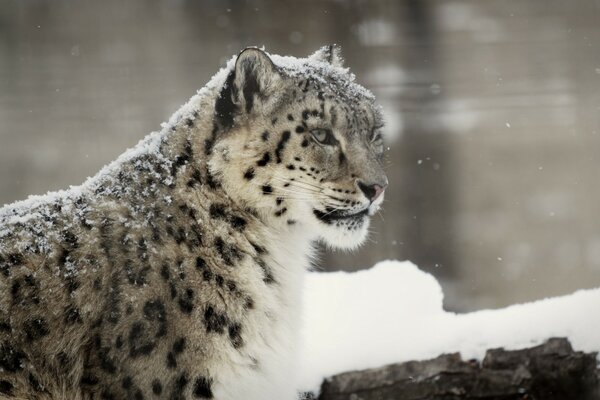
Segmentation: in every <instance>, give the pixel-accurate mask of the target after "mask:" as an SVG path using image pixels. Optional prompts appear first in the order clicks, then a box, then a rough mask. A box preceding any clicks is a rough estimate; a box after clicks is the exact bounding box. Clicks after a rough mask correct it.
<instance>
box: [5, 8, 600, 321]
mask: <svg viewBox="0 0 600 400" xmlns="http://www.w3.org/2000/svg"><path fill="white" fill-rule="evenodd" d="M330 43H338V44H340V45H341V46H342V50H343V54H344V57H345V59H346V64H347V65H348V66H350V67H351V69H352V71H353V72H354V73H356V75H357V79H358V81H359V82H360V83H362V84H363V85H364V86H366V87H368V88H370V89H371V90H372V91H373V92H374V93H375V95H376V96H377V97H378V100H379V102H380V104H381V105H382V106H383V107H384V109H385V114H386V117H387V127H386V131H387V132H386V133H387V146H388V147H389V151H388V156H389V157H388V158H389V166H388V167H387V172H388V175H389V178H390V182H391V185H390V187H389V190H388V191H387V193H386V202H385V204H384V212H383V213H382V215H381V217H376V218H375V220H374V224H373V228H372V231H373V232H372V235H371V240H370V242H369V243H368V244H367V245H366V246H364V247H363V248H362V249H361V250H360V251H357V252H356V253H353V254H344V253H337V252H336V253H326V252H323V257H322V260H321V262H320V265H321V267H322V268H323V269H325V270H340V269H343V270H356V269H361V268H367V267H370V266H372V265H373V264H374V263H375V262H377V261H379V260H382V259H387V258H395V259H410V260H412V261H414V262H415V263H416V264H418V265H419V266H420V267H421V268H422V269H424V270H426V271H429V272H431V273H432V274H434V275H435V276H436V277H437V278H438V280H439V281H440V282H441V284H442V286H443V288H444V292H445V295H446V298H445V307H446V308H447V309H448V310H456V311H468V310H476V309H481V308H496V307H503V306H507V305H509V304H513V303H516V302H523V301H530V300H535V299H540V298H543V297H547V296H556V295H562V294H567V293H571V292H573V291H575V290H577V289H582V288H590V287H598V286H600V188H599V187H598V180H599V174H600V48H599V47H600V1H597V0H595V1H592V0H578V1H574V2H566V1H563V0H548V1H547V0H538V1H526V0H506V1H504V0H503V1H499V0H496V1H488V0H437V1H433V0H373V1H364V0H348V1H342V0H285V1H282V0H251V1H250V0H249V1H233V0H232V1H226V0H210V1H192V0H187V1H186V0H170V1H168V0H165V1H148V0H128V1H121V0H103V1H96V0H77V1H73V0H14V1H13V0H0V203H1V204H4V203H8V202H12V201H14V200H18V199H22V198H24V197H26V196H27V195H29V194H42V193H45V192H46V191H48V190H56V189H61V188H66V187H68V186H69V185H71V184H79V183H81V182H82V181H83V180H84V179H85V178H86V177H87V176H89V175H93V174H94V173H95V172H96V171H98V169H99V168H100V167H101V166H102V165H104V164H106V163H108V162H109V161H111V160H113V159H114V158H116V157H117V156H118V155H119V154H120V153H122V152H123V151H124V149H125V148H127V147H130V146H133V145H134V144H135V143H136V142H137V141H138V140H140V139H141V138H142V137H143V136H145V135H146V134H147V133H149V132H151V131H153V130H157V129H159V124H160V123H161V122H162V121H166V120H167V119H168V117H169V116H170V115H171V114H172V113H173V112H174V111H175V110H177V109H178V107H179V106H180V105H181V104H183V103H185V102H186V101H187V99H188V98H189V97H190V96H192V95H193V94H194V93H195V92H196V90H197V89H199V88H201V87H202V86H204V84H205V83H206V82H207V81H208V79H209V78H210V77H211V76H212V75H213V74H214V73H215V72H216V71H217V70H218V69H219V68H220V67H222V66H223V65H224V62H225V60H227V59H229V58H230V57H231V56H232V55H234V54H237V52H238V51H239V50H240V49H242V48H243V47H245V46H247V45H264V46H266V49H267V51H269V52H272V53H276V54H283V55H295V56H305V55H308V54H310V53H312V52H313V51H314V50H316V49H317V48H318V47H320V46H322V45H324V44H330ZM358 295H359V294H358Z"/></svg>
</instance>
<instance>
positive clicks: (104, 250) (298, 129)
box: [0, 46, 387, 400]
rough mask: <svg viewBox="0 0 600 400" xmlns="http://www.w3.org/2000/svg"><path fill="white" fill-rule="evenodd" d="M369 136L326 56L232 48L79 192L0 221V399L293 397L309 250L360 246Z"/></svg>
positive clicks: (370, 177)
mask: <svg viewBox="0 0 600 400" xmlns="http://www.w3.org/2000/svg"><path fill="white" fill-rule="evenodd" d="M381 126H382V118H381V112H380V110H379V108H378V107H377V106H375V104H374V98H373V96H372V94H371V93H370V92H369V91H367V90H366V89H364V88H363V87H361V86H360V85H358V84H356V83H355V82H354V76H353V75H352V74H350V73H349V71H348V70H347V69H345V68H343V66H342V60H341V57H340V54H339V49H338V48H337V47H334V46H327V47H324V48H322V49H320V50H319V51H317V52H316V53H315V54H313V55H312V56H310V57H308V58H304V59H302V58H300V59H298V58H292V57H280V56H276V55H269V54H267V53H266V52H264V51H263V50H261V49H256V48H247V49H245V50H244V51H242V52H241V53H240V54H239V55H238V56H237V57H234V58H233V59H232V60H231V61H230V62H229V63H228V64H227V66H226V67H225V68H223V69H222V70H221V71H220V72H219V73H217V75H215V77H213V79H211V81H210V82H209V83H208V84H207V86H206V87H205V88H203V89H202V90H200V91H199V92H198V93H197V95H195V96H194V97H192V98H191V100H190V101H189V102H188V103H187V104H185V105H184V106H183V107H182V108H181V109H180V110H179V111H178V112H176V113H175V115H174V116H173V117H172V118H171V119H170V121H169V122H168V123H165V124H163V127H162V130H161V131H160V132H155V133H153V134H150V135H149V136H147V137H146V138H145V139H143V140H142V141H141V142H140V143H139V144H138V145H137V146H136V147H134V148H133V149H130V150H128V151H127V152H126V153H124V154H123V155H122V156H121V157H119V158H118V159H117V160H116V161H115V162H113V163H112V164H110V165H108V166H106V167H105V168H104V169H103V170H101V171H100V172H99V173H98V174H97V175H96V176H94V177H92V178H89V179H88V180H87V181H86V182H85V183H84V184H83V185H81V186H79V187H72V188H71V189H70V190H67V191H61V192H55V193H49V194H48V195H46V196H40V197H35V196H34V197H30V198H29V199H28V200H25V201H23V202H17V203H14V204H10V205H7V206H5V207H4V208H2V209H1V210H0V398H4V399H69V400H80V399H81V400H83V399H86V400H87V399H98V400H121V399H134V400H141V399H146V400H149V399H172V400H176V399H220V400H234V399H236V400H237V399H261V400H264V399H284V400H285V399H294V398H296V396H297V394H296V387H295V384H294V382H295V380H294V379H295V378H294V374H295V373H296V371H297V369H296V367H295V361H296V357H295V356H294V354H295V349H296V348H297V343H298V339H299V331H300V321H299V319H300V310H301V308H300V307H301V300H302V298H301V288H302V284H303V274H304V273H305V271H306V270H307V268H308V266H309V261H310V257H311V254H312V247H311V246H312V243H314V242H315V241H317V240H321V241H322V242H324V243H326V244H328V245H330V246H333V247H341V248H353V247H355V246H357V245H359V244H360V243H361V242H362V241H363V240H364V239H365V236H366V234H367V228H368V224H369V217H370V216H372V215H373V214H374V213H375V212H376V211H377V209H378V207H379V204H380V203H381V201H382V199H383V191H384V189H385V187H386V186H387V178H386V177H385V175H384V172H383V170H382V153H383V145H382V138H381V129H380V128H381Z"/></svg>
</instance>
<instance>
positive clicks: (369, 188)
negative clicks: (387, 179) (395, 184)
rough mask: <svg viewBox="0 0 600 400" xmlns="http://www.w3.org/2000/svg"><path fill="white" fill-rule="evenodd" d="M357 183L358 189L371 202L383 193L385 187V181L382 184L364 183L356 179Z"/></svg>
mask: <svg viewBox="0 0 600 400" xmlns="http://www.w3.org/2000/svg"><path fill="white" fill-rule="evenodd" d="M357 185H358V187H359V188H360V190H361V191H362V192H363V193H364V194H365V196H367V199H369V201H371V202H374V201H375V200H377V198H378V197H379V196H381V195H382V194H383V192H384V191H385V188H386V187H387V183H385V184H384V186H381V185H378V184H376V183H374V184H372V185H366V184H364V183H363V182H361V181H358V182H357Z"/></svg>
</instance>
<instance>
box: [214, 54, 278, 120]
mask: <svg viewBox="0 0 600 400" xmlns="http://www.w3.org/2000/svg"><path fill="white" fill-rule="evenodd" d="M280 80H281V77H280V75H279V72H278V71H277V67H276V66H275V64H273V61H271V59H270V58H269V56H268V55H267V53H265V52H264V51H262V50H260V49H258V48H256V47H247V48H245V49H244V50H242V52H241V53H240V54H239V55H238V57H237V59H236V61H235V67H234V68H233V70H232V71H231V72H230V73H229V76H228V77H227V81H226V82H225V85H224V86H223V88H222V89H221V93H220V94H219V98H218V99H217V103H216V105H215V111H216V114H217V118H218V119H219V120H220V121H221V124H222V125H223V126H225V127H231V126H232V125H233V118H234V116H235V114H236V113H240V112H245V113H247V114H248V113H250V112H251V111H252V110H253V108H255V106H256V100H257V99H258V100H259V101H263V102H264V101H266V100H268V99H269V96H270V95H271V94H273V92H274V91H275V90H276V88H277V83H278V82H279V81H280Z"/></svg>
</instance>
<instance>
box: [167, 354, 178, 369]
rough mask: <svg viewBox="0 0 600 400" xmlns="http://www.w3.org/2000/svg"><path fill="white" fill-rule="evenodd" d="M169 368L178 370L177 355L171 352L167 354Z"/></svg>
mask: <svg viewBox="0 0 600 400" xmlns="http://www.w3.org/2000/svg"><path fill="white" fill-rule="evenodd" d="M167 368H169V369H175V368H177V358H175V354H173V352H171V351H170V352H168V353H167Z"/></svg>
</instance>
